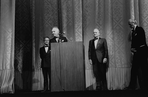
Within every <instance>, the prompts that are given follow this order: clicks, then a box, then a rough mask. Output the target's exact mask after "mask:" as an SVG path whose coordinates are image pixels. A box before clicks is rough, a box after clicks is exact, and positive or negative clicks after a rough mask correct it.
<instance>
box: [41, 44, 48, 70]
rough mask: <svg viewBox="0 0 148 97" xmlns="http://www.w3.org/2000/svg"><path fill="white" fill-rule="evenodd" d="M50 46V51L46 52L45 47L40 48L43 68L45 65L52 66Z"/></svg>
mask: <svg viewBox="0 0 148 97" xmlns="http://www.w3.org/2000/svg"><path fill="white" fill-rule="evenodd" d="M50 56H51V55H50V46H49V48H48V51H47V53H46V51H45V47H44V46H43V47H41V48H40V58H41V68H43V67H50V62H51V59H50V58H51V57H50Z"/></svg>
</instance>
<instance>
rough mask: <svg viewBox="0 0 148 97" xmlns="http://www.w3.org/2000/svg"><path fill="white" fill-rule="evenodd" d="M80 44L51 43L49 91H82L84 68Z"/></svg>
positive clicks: (81, 45)
mask: <svg viewBox="0 0 148 97" xmlns="http://www.w3.org/2000/svg"><path fill="white" fill-rule="evenodd" d="M83 52H84V51H83V44H82V42H64V43H51V91H83V90H84V89H85V71H84V70H85V68H84V57H83V56H84V55H83V54H84V53H83Z"/></svg>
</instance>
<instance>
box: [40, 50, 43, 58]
mask: <svg viewBox="0 0 148 97" xmlns="http://www.w3.org/2000/svg"><path fill="white" fill-rule="evenodd" d="M40 58H41V59H43V54H42V48H40Z"/></svg>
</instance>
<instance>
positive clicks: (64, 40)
mask: <svg viewBox="0 0 148 97" xmlns="http://www.w3.org/2000/svg"><path fill="white" fill-rule="evenodd" d="M59 39H60V40H61V42H67V41H68V40H67V38H66V37H60V38H59ZM50 43H57V41H56V37H53V38H52V39H50Z"/></svg>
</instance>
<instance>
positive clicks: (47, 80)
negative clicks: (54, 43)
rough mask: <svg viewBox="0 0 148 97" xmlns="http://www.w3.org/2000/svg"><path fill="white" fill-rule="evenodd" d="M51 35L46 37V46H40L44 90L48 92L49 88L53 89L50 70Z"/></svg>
mask: <svg viewBox="0 0 148 97" xmlns="http://www.w3.org/2000/svg"><path fill="white" fill-rule="evenodd" d="M49 40H50V39H49V37H48V36H47V37H44V46H43V47H41V48H40V58H41V68H42V71H43V77H44V90H43V92H46V91H47V90H48V89H49V91H50V90H51V72H50V69H51V68H50V67H51V66H50V65H51V64H50V62H51V59H50V45H49Z"/></svg>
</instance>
